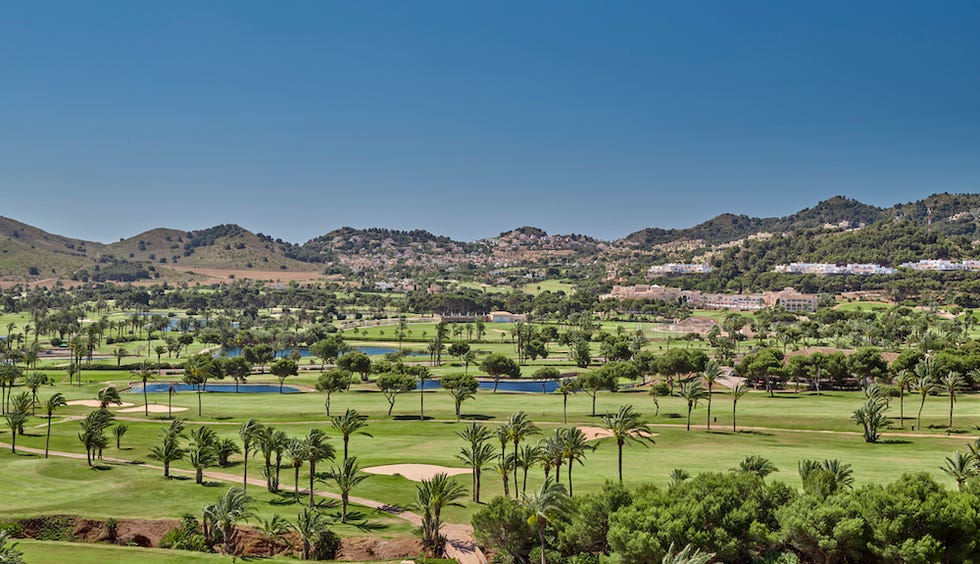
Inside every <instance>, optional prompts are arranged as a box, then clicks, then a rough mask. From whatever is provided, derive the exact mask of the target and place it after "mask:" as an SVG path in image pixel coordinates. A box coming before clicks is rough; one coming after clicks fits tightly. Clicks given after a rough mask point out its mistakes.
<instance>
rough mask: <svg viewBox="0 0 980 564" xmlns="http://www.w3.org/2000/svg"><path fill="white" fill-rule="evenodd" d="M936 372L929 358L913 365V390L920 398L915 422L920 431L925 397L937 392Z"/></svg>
mask: <svg viewBox="0 0 980 564" xmlns="http://www.w3.org/2000/svg"><path fill="white" fill-rule="evenodd" d="M936 371H937V368H936V365H935V363H933V361H932V359H929V358H926V359H923V360H920V361H919V363H918V364H916V365H915V368H913V372H914V373H915V389H916V391H917V392H919V396H920V397H921V401H920V403H919V413H918V415H916V422H915V424H916V426H917V427H918V428H919V430H920V431H921V430H922V408H923V407H925V405H926V397H927V396H929V395H930V394H933V393H936V392H937V391H939V387H938V385H937V384H936Z"/></svg>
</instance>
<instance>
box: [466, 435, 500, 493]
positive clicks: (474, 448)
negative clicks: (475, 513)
mask: <svg viewBox="0 0 980 564" xmlns="http://www.w3.org/2000/svg"><path fill="white" fill-rule="evenodd" d="M456 435H457V436H459V438H461V439H463V440H464V441H466V442H467V443H469V446H468V447H467V446H464V447H463V448H462V449H460V453H459V454H457V455H456V458H458V459H460V460H462V461H463V463H464V464H467V465H468V466H469V467H470V468H472V469H473V474H472V484H471V487H472V489H473V501H475V502H476V503H480V477H481V475H482V473H483V469H484V468H487V466H488V465H489V464H490V461H491V460H492V459H493V458H494V457H496V456H497V452H496V451H495V450H494V448H493V445H491V444H490V438H491V436H492V435H491V433H490V430H489V429H487V428H486V426H484V425H483V424H481V423H476V422H472V423H470V424H469V425H467V426H466V427H464V428H463V430H462V431H459V432H458V433H456Z"/></svg>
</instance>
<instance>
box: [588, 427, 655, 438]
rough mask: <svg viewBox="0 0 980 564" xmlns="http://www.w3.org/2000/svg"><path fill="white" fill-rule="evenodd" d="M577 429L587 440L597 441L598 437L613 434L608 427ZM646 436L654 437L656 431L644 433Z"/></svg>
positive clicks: (606, 436)
mask: <svg viewBox="0 0 980 564" xmlns="http://www.w3.org/2000/svg"><path fill="white" fill-rule="evenodd" d="M578 429H579V431H582V434H583V435H585V440H587V441H597V440H599V439H606V438H609V437H611V436H613V434H612V431H610V430H609V429H603V428H602V427H579V428H578ZM645 436H647V437H656V436H657V433H649V434H646V435H645Z"/></svg>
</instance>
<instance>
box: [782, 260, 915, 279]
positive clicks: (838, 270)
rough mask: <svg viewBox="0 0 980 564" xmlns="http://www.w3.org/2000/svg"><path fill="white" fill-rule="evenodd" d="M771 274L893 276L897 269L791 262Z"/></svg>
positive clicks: (878, 266)
mask: <svg viewBox="0 0 980 564" xmlns="http://www.w3.org/2000/svg"><path fill="white" fill-rule="evenodd" d="M773 272H782V273H784V274H857V275H859V276H868V275H870V274H895V273H896V272H898V270H897V269H895V268H891V267H888V266H881V265H880V264H848V265H844V266H840V265H837V264H830V263H823V262H791V263H789V264H778V265H776V267H775V268H773Z"/></svg>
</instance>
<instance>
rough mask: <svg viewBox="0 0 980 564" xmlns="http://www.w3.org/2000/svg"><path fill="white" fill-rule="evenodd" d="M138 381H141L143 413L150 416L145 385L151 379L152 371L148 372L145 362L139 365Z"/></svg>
mask: <svg viewBox="0 0 980 564" xmlns="http://www.w3.org/2000/svg"><path fill="white" fill-rule="evenodd" d="M139 376H140V382H142V383H143V415H145V416H146V417H149V416H150V404H149V402H148V401H147V399H146V386H147V383H148V382H149V381H150V380H151V379H153V373H152V372H150V368H149V366H147V364H146V363H143V364H142V365H140V374H139Z"/></svg>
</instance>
